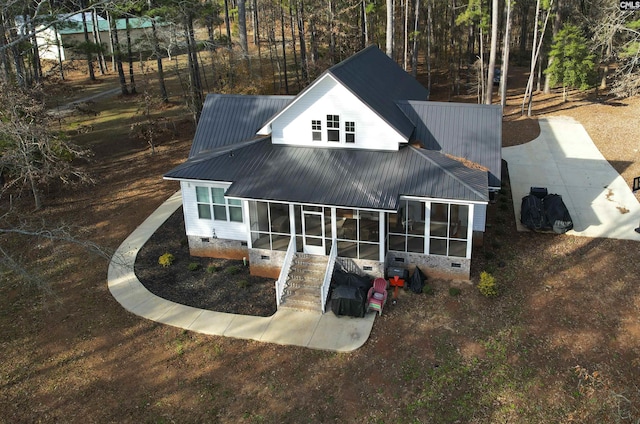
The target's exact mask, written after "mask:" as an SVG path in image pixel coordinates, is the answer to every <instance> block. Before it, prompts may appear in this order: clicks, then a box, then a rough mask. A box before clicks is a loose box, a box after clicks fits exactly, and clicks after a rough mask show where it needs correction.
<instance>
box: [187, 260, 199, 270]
mask: <svg viewBox="0 0 640 424" xmlns="http://www.w3.org/2000/svg"><path fill="white" fill-rule="evenodd" d="M187 269H188V270H189V271H197V270H199V269H200V264H199V263H197V262H190V263H189V265H187Z"/></svg>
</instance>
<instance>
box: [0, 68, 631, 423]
mask: <svg viewBox="0 0 640 424" xmlns="http://www.w3.org/2000/svg"><path fill="white" fill-rule="evenodd" d="M82 82H83V81H82V80H76V81H71V82H69V84H81V83H82ZM519 90H520V89H516V88H514V89H513V93H512V96H511V97H510V99H509V104H508V108H507V110H506V117H505V123H504V127H503V129H504V145H513V144H517V143H522V142H526V141H528V140H530V139H532V138H535V136H536V135H537V132H538V128H537V123H536V118H538V117H540V116H543V114H560V115H570V116H573V117H575V118H576V119H577V120H578V121H580V122H581V123H583V125H584V126H585V127H586V129H587V131H588V132H589V134H590V135H591V137H592V138H593V139H594V141H595V143H596V145H597V146H598V147H599V148H600V150H601V152H602V153H603V154H604V155H605V157H606V158H607V159H608V160H609V161H610V162H611V163H612V164H613V166H614V167H615V168H616V169H618V171H619V172H621V174H622V175H623V176H624V178H625V180H626V181H628V182H629V183H630V182H631V180H632V177H634V176H637V175H640V152H639V150H640V144H639V143H640V141H639V140H640V126H638V125H637V122H638V121H637V117H638V116H640V99H632V100H624V101H618V100H615V101H613V100H611V99H606V101H605V99H597V98H587V99H583V98H578V97H577V95H575V94H574V96H573V97H572V99H571V101H570V102H568V103H562V102H561V101H560V100H559V99H560V96H559V95H552V96H546V97H544V96H536V98H535V103H534V113H535V116H534V118H532V119H529V118H519V107H520V106H519V102H520V101H521V98H520V99H519V98H518V92H519ZM70 91H71V90H70ZM119 101H120V102H125V103H126V102H128V101H129V100H127V99H118V98H116V100H115V101H113V102H112V103H113V104H115V103H117V102H119ZM95 107H96V108H98V109H100V111H101V115H100V116H101V117H107V116H109V113H110V112H109V110H108V107H107V106H104V105H102V103H100V102H97V104H96V105H95ZM77 119H78V121H79V122H78V125H84V124H83V123H82V122H80V121H83V120H84V119H85V118H84V117H77ZM128 123H129V121H124V122H121V121H116V123H115V124H114V123H111V127H108V126H107V124H106V123H104V124H101V125H98V124H95V125H93V124H92V127H91V128H90V130H89V131H91V134H89V135H88V136H86V137H85V138H84V140H85V141H84V142H85V143H86V144H87V145H90V146H91V147H92V148H93V149H94V151H95V158H94V160H93V162H92V163H91V164H89V165H88V168H89V169H90V171H91V172H92V174H93V176H94V178H95V179H96V181H97V182H98V183H97V184H96V185H95V186H92V187H86V188H83V189H68V188H51V190H50V191H49V192H48V193H47V195H46V199H45V202H46V208H45V209H44V210H42V211H41V212H38V213H37V214H35V217H34V221H35V222H39V221H41V220H44V221H46V222H47V223H49V224H50V225H55V224H57V223H62V222H63V223H67V224H72V226H73V228H74V230H75V231H76V232H77V233H78V234H80V235H81V236H82V237H84V238H87V239H89V240H91V241H94V242H96V243H99V244H100V245H101V246H104V247H105V248H107V249H109V250H110V251H113V250H115V248H116V247H117V246H118V245H119V244H120V243H121V242H122V240H124V239H125V238H126V236H127V235H128V234H130V233H131V231H132V230H133V229H134V228H135V227H136V226H137V225H139V224H140V223H141V222H142V221H143V220H144V219H145V218H146V217H147V216H148V215H149V214H150V213H151V212H152V211H153V210H154V209H155V208H156V207H157V206H158V205H160V204H161V203H162V202H163V201H164V200H165V199H166V198H168V197H169V196H170V195H171V194H172V193H174V192H175V191H176V190H177V189H178V185H177V183H175V182H168V181H163V180H162V178H161V176H162V174H163V173H164V172H166V171H167V170H169V169H171V168H172V167H174V166H175V165H177V164H179V163H181V162H182V161H183V160H184V159H185V158H186V157H187V154H188V151H189V147H190V139H191V137H192V135H193V127H192V126H190V125H189V124H188V122H182V123H181V124H180V123H179V126H178V130H177V131H175V133H174V136H172V137H167V139H166V140H164V141H162V142H161V143H159V145H158V146H157V152H156V154H154V155H151V154H150V152H149V149H148V147H147V146H146V145H145V143H143V142H141V141H139V140H133V139H131V138H129V137H127V136H126V135H122V134H120V135H118V136H115V135H114V134H116V133H117V127H119V126H126V125H128ZM77 134H78V135H79V134H80V132H77ZM81 139H82V138H81ZM509 195H510V191H509V186H508V180H507V182H506V183H505V187H504V189H503V195H502V196H500V197H499V199H498V201H497V202H496V203H495V204H493V205H492V206H491V207H490V211H489V224H490V226H489V230H488V232H487V234H486V237H485V243H484V247H483V248H478V249H476V250H475V251H474V252H473V258H474V260H473V265H472V268H473V270H472V275H473V276H474V281H473V282H472V283H464V282H448V281H431V282H430V284H431V285H432V286H433V288H434V293H433V294H432V295H428V294H422V295H415V294H412V293H410V292H401V293H400V297H399V299H398V302H397V304H395V305H389V306H388V307H387V308H385V313H384V315H382V316H381V317H380V318H376V322H375V325H374V328H373V332H372V334H371V337H370V339H369V340H368V341H367V343H366V344H365V345H364V346H363V347H362V348H360V349H358V350H357V351H355V352H352V353H347V354H338V353H331V352H322V351H314V350H309V349H304V348H298V347H290V346H279V345H272V344H263V343H258V342H253V341H245V340H235V339H229V338H222V337H211V336H205V335H200V334H195V333H191V332H188V331H183V330H180V329H176V328H172V327H168V326H165V325H161V324H157V323H155V322H151V321H148V320H144V319H141V318H139V317H137V316H134V315H132V314H130V313H128V312H126V311H125V310H124V309H123V308H122V307H121V306H120V305H119V304H118V303H117V302H116V301H115V300H114V299H113V297H112V296H111V295H110V293H109V291H108V289H107V284H106V273H107V260H106V259H104V258H102V257H99V256H94V255H89V254H87V253H86V252H85V251H84V250H82V249H81V248H80V247H77V246H73V245H59V244H57V245H52V244H50V243H47V242H45V241H40V240H39V241H37V242H33V241H30V242H24V241H23V240H17V239H16V240H10V241H11V242H13V244H12V246H13V249H14V250H13V251H14V252H16V254H17V255H18V256H20V257H21V259H22V260H23V261H25V262H28V263H30V264H32V266H33V267H34V268H36V269H38V270H39V271H40V273H41V275H42V276H43V278H44V279H45V280H46V281H48V282H49V287H50V290H42V289H40V288H38V286H34V285H25V284H24V283H22V282H20V281H19V280H17V279H16V278H15V277H14V276H11V275H2V280H1V281H2V284H0V343H1V347H2V348H1V350H0V411H2V413H1V414H0V422H2V423H22V422H25V423H26V422H63V423H74V422H77V423H88V422H95V423H110V422H113V423H140V422H148V423H170V422H179V423H183V422H207V423H209V422H219V423H283V422H287V423H298V422H312V423H326V422H337V423H363V422H379V423H416V422H420V423H454V422H459V423H469V422H473V423H496V422H509V423H525V422H528V423H565V422H575V423H609V422H612V423H613V422H620V423H637V422H638V420H640V388H639V386H638V382H639V381H640V287H639V286H638V276H639V275H640V261H638V254H639V252H640V249H639V247H640V246H638V243H635V242H631V241H619V240H608V239H589V238H581V237H572V236H557V235H549V234H532V233H517V232H516V231H515V223H514V219H515V218H514V216H513V210H512V206H511V201H510V199H509ZM22 201H23V202H24V203H25V205H28V199H26V198H25V199H22V200H21V201H19V202H18V203H20V202H22ZM0 202H4V203H6V202H7V199H0ZM25 207H27V208H28V206H25ZM639 220H640V217H639ZM483 270H487V271H489V272H491V273H493V275H494V276H495V277H496V279H497V280H498V282H499V284H500V285H501V289H502V294H501V296H500V297H498V298H495V299H487V298H484V297H482V296H481V295H480V294H479V293H478V291H477V289H476V288H475V287H474V284H475V283H477V279H478V275H479V274H480V272H481V271H483ZM452 286H455V287H457V288H459V289H460V290H461V293H460V294H459V295H457V296H452V295H450V292H449V288H450V287H452Z"/></svg>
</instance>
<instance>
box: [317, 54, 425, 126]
mask: <svg viewBox="0 0 640 424" xmlns="http://www.w3.org/2000/svg"><path fill="white" fill-rule="evenodd" d="M327 72H328V73H330V74H332V75H333V76H334V77H335V78H337V79H338V80H339V81H340V82H341V83H342V84H343V85H344V86H345V87H346V88H347V89H349V90H350V91H351V92H352V93H353V94H354V95H355V96H357V97H358V98H360V100H362V101H363V102H364V103H365V104H367V105H369V107H370V108H371V109H373V110H374V111H375V112H376V113H377V114H378V115H379V116H380V117H381V118H382V119H384V120H385V121H387V123H388V124H389V125H391V126H392V127H393V128H395V129H396V130H397V131H398V132H400V133H401V134H403V135H404V136H405V137H407V138H409V137H410V136H411V133H412V132H413V128H414V125H413V123H412V122H411V121H410V120H408V119H407V117H406V115H405V114H404V113H402V111H400V110H399V108H398V106H397V105H396V103H395V102H396V101H398V100H427V99H428V98H429V91H428V90H427V89H426V88H425V87H423V86H422V84H420V83H419V82H418V81H417V80H416V79H415V78H413V77H412V76H411V75H409V74H408V73H407V72H405V71H404V70H403V69H402V68H400V67H399V66H398V65H397V64H396V63H395V62H394V61H393V60H392V59H390V58H389V57H388V56H387V55H386V54H384V53H383V52H382V51H381V50H380V49H379V48H378V47H376V46H369V47H367V48H365V49H363V50H361V51H360V52H358V53H356V54H354V55H353V56H351V57H350V58H348V59H346V60H343V61H342V62H340V63H338V64H337V65H335V66H333V67H331V68H329V69H328V70H327Z"/></svg>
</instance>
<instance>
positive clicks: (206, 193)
mask: <svg viewBox="0 0 640 424" xmlns="http://www.w3.org/2000/svg"><path fill="white" fill-rule="evenodd" d="M196 203H197V205H198V218H200V219H214V220H216V221H231V222H242V203H241V201H240V200H235V199H225V197H224V189H223V188H220V187H211V188H209V187H196Z"/></svg>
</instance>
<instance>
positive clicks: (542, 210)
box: [520, 194, 573, 234]
mask: <svg viewBox="0 0 640 424" xmlns="http://www.w3.org/2000/svg"><path fill="white" fill-rule="evenodd" d="M520 222H522V225H524V226H525V227H527V228H529V229H530V230H534V231H551V230H553V231H554V232H555V233H557V234H564V233H566V232H567V231H569V230H571V229H572V228H573V220H572V219H571V215H570V214H569V210H568V209H567V206H566V205H565V204H564V202H563V201H562V196H560V195H558V194H548V195H546V196H544V198H542V199H541V198H540V197H538V196H536V195H534V194H529V195H527V196H524V197H523V198H522V204H521V209H520Z"/></svg>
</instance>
